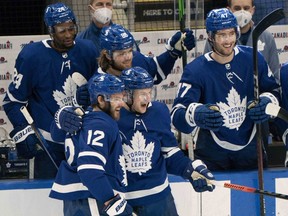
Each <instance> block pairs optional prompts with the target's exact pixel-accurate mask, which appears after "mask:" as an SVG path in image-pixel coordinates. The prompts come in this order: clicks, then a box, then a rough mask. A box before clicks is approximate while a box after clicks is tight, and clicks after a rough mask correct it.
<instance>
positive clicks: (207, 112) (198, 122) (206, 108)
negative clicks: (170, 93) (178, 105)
mask: <svg viewBox="0 0 288 216" xmlns="http://www.w3.org/2000/svg"><path fill="white" fill-rule="evenodd" d="M185 118H186V121H187V123H188V124H189V125H191V126H198V127H200V128H203V129H207V130H212V131H218V130H219V128H220V127H221V126H222V125H223V117H222V115H221V112H220V111H219V107H218V106H217V105H215V104H205V105H203V104H197V103H192V104H190V105H189V106H188V108H187V110H186V115H185Z"/></svg>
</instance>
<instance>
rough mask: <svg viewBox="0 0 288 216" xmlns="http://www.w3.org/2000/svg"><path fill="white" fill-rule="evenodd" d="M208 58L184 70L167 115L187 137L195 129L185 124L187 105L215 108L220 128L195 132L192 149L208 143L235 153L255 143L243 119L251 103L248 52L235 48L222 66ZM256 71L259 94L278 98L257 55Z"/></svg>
mask: <svg viewBox="0 0 288 216" xmlns="http://www.w3.org/2000/svg"><path fill="white" fill-rule="evenodd" d="M210 55H211V52H210V53H206V54H205V55H203V56H200V57H198V58H196V59H195V60H194V61H192V62H191V63H189V64H188V65H187V66H186V67H185V69H184V72H183V75H182V77H181V80H180V83H179V87H178V94H177V96H176V99H175V101H174V104H173V108H172V111H171V117H172V122H173V124H174V126H175V127H176V128H177V129H178V130H180V131H181V132H184V133H190V132H192V130H193V129H195V127H192V126H190V125H189V124H188V123H187V121H186V120H185V112H186V108H187V107H188V106H189V104H191V103H202V104H217V105H218V106H219V108H220V112H221V114H222V116H223V125H222V126H221V127H220V129H219V131H217V132H213V131H208V130H205V129H200V130H198V132H199V133H198V139H197V140H196V148H197V147H199V146H204V145H205V143H209V145H215V144H216V145H218V146H220V147H221V148H222V149H226V150H229V151H239V150H241V149H243V148H244V147H245V146H247V145H248V144H250V143H252V144H255V143H256V140H255V139H253V138H254V137H255V133H256V128H255V125H254V122H253V121H252V120H251V119H250V118H249V116H247V102H249V101H251V100H253V99H254V83H253V82H254V80H253V53H252V48H250V47H246V46H236V47H235V48H234V58H233V59H232V61H231V62H229V63H226V64H220V63H218V62H216V61H214V60H213V58H211V56H210ZM258 71H259V72H258V73H259V91H260V93H263V92H273V93H275V95H278V93H277V90H279V86H278V84H277V83H276V81H275V78H274V76H273V75H272V73H268V69H267V63H266V62H265V60H264V58H263V56H262V55H261V54H260V53H258ZM278 96H279V95H278ZM275 99H276V98H275ZM276 100H277V99H276ZM196 138H197V136H196Z"/></svg>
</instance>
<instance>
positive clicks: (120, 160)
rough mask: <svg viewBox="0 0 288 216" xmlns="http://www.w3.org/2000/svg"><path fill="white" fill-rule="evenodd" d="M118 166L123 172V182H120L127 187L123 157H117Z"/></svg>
mask: <svg viewBox="0 0 288 216" xmlns="http://www.w3.org/2000/svg"><path fill="white" fill-rule="evenodd" d="M118 161H119V164H120V166H121V168H122V171H123V180H122V182H121V183H122V184H123V185H125V186H127V185H128V180H127V173H126V169H125V157H124V156H123V155H120V156H119V160H118Z"/></svg>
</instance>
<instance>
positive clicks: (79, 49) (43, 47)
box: [4, 40, 97, 141]
mask: <svg viewBox="0 0 288 216" xmlns="http://www.w3.org/2000/svg"><path fill="white" fill-rule="evenodd" d="M95 50H96V48H95V47H94V44H93V43H92V42H91V41H89V40H78V41H77V42H75V44H74V46H73V47H72V48H71V49H69V50H68V51H67V52H63V53H60V52H58V51H56V50H55V49H53V48H52V47H51V40H43V41H39V42H35V43H31V44H28V45H26V46H25V47H24V48H23V49H22V50H21V52H20V53H19V55H18V57H17V59H16V64H15V70H14V78H13V81H12V82H11V84H10V85H9V88H8V91H7V94H6V97H5V98H4V109H5V112H6V114H7V116H8V118H9V120H10V121H11V123H12V124H13V126H14V127H16V126H21V125H26V124H27V122H26V120H25V118H24V117H23V115H22V113H21V112H20V107H21V106H23V105H25V104H28V111H29V112H30V114H31V116H32V118H33V119H34V123H35V125H36V127H38V128H39V129H40V130H41V132H42V134H43V136H44V137H45V139H47V140H50V141H52V139H51V136H50V132H49V131H50V124H51V121H52V120H53V119H54V114H55V112H56V111H57V110H58V109H59V108H60V107H63V106H65V105H72V100H73V97H74V94H75V91H76V88H77V85H76V83H75V82H74V81H73V79H72V74H73V73H75V72H78V73H81V74H82V75H83V76H84V77H85V78H86V79H87V80H88V79H89V78H90V77H91V76H92V75H93V73H94V72H95V71H96V70H97V61H96V51H95Z"/></svg>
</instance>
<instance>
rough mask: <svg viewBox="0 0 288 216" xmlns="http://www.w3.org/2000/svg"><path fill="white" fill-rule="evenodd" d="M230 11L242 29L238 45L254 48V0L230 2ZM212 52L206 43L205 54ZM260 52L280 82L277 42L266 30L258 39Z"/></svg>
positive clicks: (232, 0) (230, 0)
mask: <svg viewBox="0 0 288 216" xmlns="http://www.w3.org/2000/svg"><path fill="white" fill-rule="evenodd" d="M227 5H228V9H229V10H231V11H232V12H233V14H234V15H235V17H236V18H237V22H238V25H239V27H240V32H241V36H240V38H239V39H238V41H237V43H238V44H240V45H246V46H251V47H252V30H253V28H254V22H253V20H252V16H253V14H254V12H255V10H256V7H255V5H254V0H228V1H227ZM210 51H212V48H211V46H210V44H209V43H208V42H207V41H206V44H205V48H204V53H207V52H210ZM258 51H260V52H261V53H262V54H263V56H264V58H265V60H266V62H267V63H268V66H269V69H270V71H272V73H273V74H274V77H275V78H276V80H277V82H278V83H279V82H280V63H279V55H278V51H277V47H276V43H275V40H274V38H273V36H272V34H271V33H270V32H269V31H268V30H265V31H264V32H263V33H262V34H261V35H260V37H259V39H258Z"/></svg>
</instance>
